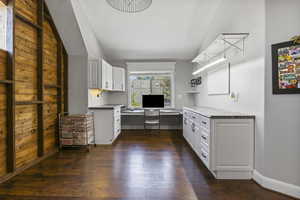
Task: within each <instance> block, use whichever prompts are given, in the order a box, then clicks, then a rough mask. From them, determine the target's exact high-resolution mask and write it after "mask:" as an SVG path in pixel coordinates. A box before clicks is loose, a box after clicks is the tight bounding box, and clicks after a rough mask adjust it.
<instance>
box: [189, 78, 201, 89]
mask: <svg viewBox="0 0 300 200" xmlns="http://www.w3.org/2000/svg"><path fill="white" fill-rule="evenodd" d="M190 84H191V87H192V88H193V87H196V86H198V85H201V84H202V77H201V76H199V77H198V78H195V79H192V80H191V82H190Z"/></svg>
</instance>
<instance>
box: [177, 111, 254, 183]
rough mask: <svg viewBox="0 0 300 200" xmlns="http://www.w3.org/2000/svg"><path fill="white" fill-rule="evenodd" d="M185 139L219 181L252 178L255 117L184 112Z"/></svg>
mask: <svg viewBox="0 0 300 200" xmlns="http://www.w3.org/2000/svg"><path fill="white" fill-rule="evenodd" d="M183 136H184V138H185V139H186V140H187V142H188V143H189V144H190V146H191V147H192V148H193V150H194V151H195V153H196V154H197V155H198V157H199V158H200V159H201V161H202V162H203V164H204V165H205V166H206V167H207V168H208V170H210V172H211V173H212V174H213V175H214V176H215V178H217V179H251V178H252V172H253V164H254V163H253V159H254V117H250V116H241V115H239V116H233V115H229V116H219V115H216V116H210V117H206V116H205V115H202V114H201V113H197V112H193V111H192V110H191V109H184V111H183Z"/></svg>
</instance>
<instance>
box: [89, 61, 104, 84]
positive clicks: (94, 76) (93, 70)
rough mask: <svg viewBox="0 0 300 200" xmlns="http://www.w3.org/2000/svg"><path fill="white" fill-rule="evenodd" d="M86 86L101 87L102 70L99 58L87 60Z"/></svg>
mask: <svg viewBox="0 0 300 200" xmlns="http://www.w3.org/2000/svg"><path fill="white" fill-rule="evenodd" d="M88 64H89V65H88V68H89V69H88V75H89V79H88V87H89V89H98V88H101V84H102V83H101V79H102V78H101V77H102V70H101V66H99V60H89V63H88Z"/></svg>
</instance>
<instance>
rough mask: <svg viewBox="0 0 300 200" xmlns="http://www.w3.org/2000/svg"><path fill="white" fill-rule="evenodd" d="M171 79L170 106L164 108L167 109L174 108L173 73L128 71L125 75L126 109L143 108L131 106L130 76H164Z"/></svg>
mask: <svg viewBox="0 0 300 200" xmlns="http://www.w3.org/2000/svg"><path fill="white" fill-rule="evenodd" d="M166 74H167V76H170V77H171V106H168V107H164V108H167V109H174V108H175V92H176V91H175V73H174V71H128V74H127V84H128V95H127V97H128V103H127V104H128V105H127V106H128V108H130V109H143V107H142V106H141V107H133V106H131V83H130V76H131V75H166Z"/></svg>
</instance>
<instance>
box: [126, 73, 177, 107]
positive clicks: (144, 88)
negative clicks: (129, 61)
mask: <svg viewBox="0 0 300 200" xmlns="http://www.w3.org/2000/svg"><path fill="white" fill-rule="evenodd" d="M128 80H129V107H132V108H141V107H142V96H143V95H147V94H153V95H154V94H163V95H164V97H165V107H167V108H170V107H173V96H174V94H173V91H172V87H173V73H172V72H161V73H154V72H153V73H151V72H147V73H146V72H132V73H129V78H128Z"/></svg>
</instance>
